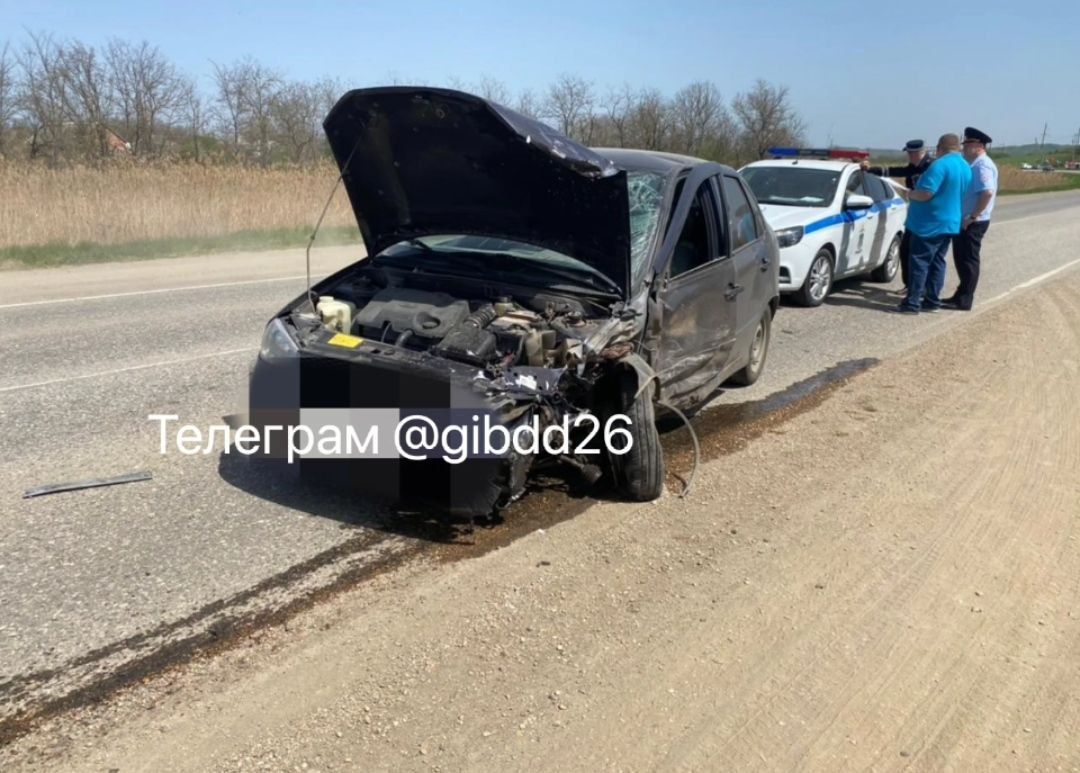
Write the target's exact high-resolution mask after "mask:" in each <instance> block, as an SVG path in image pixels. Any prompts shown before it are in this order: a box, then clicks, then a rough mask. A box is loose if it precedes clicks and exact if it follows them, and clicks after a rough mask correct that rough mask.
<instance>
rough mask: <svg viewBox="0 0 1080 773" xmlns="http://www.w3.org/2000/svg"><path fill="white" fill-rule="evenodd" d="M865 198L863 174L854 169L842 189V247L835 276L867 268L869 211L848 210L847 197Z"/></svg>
mask: <svg viewBox="0 0 1080 773" xmlns="http://www.w3.org/2000/svg"><path fill="white" fill-rule="evenodd" d="M856 194H857V195H859V196H865V195H866V186H865V185H864V184H863V172H862V170H861V169H855V170H854V171H853V172H852V173H851V175H850V176H849V177H848V180H847V186H846V187H845V189H844V199H843V204H842V206H843V208H844V209H843V215H844V235H845V239H844V245H843V249H842V250H841V253H842V254H841V259H840V260H838V261H837V263H838V265H837V267H836V275H837V276H847V275H848V274H856V273H858V272H859V271H860V270H867V269H868V268H869V263H870V258H869V249H868V247H869V246H868V245H867V244H866V224H867V217H868V216H869V214H870V213H869V210H865V209H848V205H847V201H848V197H849V196H853V195H856Z"/></svg>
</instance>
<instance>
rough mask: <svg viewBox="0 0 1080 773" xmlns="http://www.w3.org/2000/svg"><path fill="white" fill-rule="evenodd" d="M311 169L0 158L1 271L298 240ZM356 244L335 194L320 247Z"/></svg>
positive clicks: (1013, 171)
mask: <svg viewBox="0 0 1080 773" xmlns="http://www.w3.org/2000/svg"><path fill="white" fill-rule="evenodd" d="M1000 171H1001V192H1002V193H1030V192H1035V191H1048V190H1062V189H1065V188H1075V187H1080V175H1068V174H1059V173H1055V172H1028V171H1022V170H1020V169H1018V168H1016V167H1013V166H1001V167H1000ZM335 177H336V168H335V167H334V166H333V164H331V163H330V162H329V161H326V162H324V163H321V164H318V165H315V166H309V167H278V166H275V167H272V168H269V169H263V168H260V167H250V166H240V165H221V166H202V165H199V164H192V163H178V162H173V163H157V164H137V163H125V162H118V163H113V164H109V165H106V166H103V167H90V166H76V167H68V168H58V169H50V168H48V167H46V166H43V165H37V164H28V163H11V162H5V161H4V160H3V159H2V158H0V268H20V267H25V266H50V265H63V264H70V263H90V262H100V261H113V260H137V259H140V258H152V257H167V256H173V255H192V254H204V253H212V252H222V251H228V250H234V249H249V250H250V249H273V248H282V247H294V246H298V245H301V244H304V243H305V242H306V240H307V237H308V235H309V234H310V229H311V226H312V225H313V223H314V222H315V219H316V218H317V216H318V213H319V211H320V210H321V208H322V206H323V203H324V202H325V200H326V197H327V195H328V194H329V191H330V189H331V187H332V185H333V183H334V179H335ZM358 239H359V234H358V232H357V230H356V224H355V219H354V218H353V215H352V211H351V209H350V208H349V203H348V198H347V196H346V195H345V192H344V190H338V192H337V195H336V196H335V197H334V201H333V204H332V206H331V208H330V210H329V212H328V213H327V217H326V220H325V221H324V225H323V230H321V231H320V235H319V241H320V243H323V244H333V243H339V244H340V243H345V242H352V241H354V240H358Z"/></svg>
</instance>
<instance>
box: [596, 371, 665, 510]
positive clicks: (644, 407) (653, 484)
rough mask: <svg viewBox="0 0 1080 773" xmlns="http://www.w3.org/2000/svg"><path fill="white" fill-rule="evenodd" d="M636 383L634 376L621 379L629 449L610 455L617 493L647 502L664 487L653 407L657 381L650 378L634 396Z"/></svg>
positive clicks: (662, 461)
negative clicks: (628, 423)
mask: <svg viewBox="0 0 1080 773" xmlns="http://www.w3.org/2000/svg"><path fill="white" fill-rule="evenodd" d="M636 383H637V382H636V381H635V380H634V379H631V378H627V379H624V381H623V384H622V389H623V394H622V400H620V403H621V404H622V406H623V411H624V412H625V414H626V416H627V418H629V419H630V426H629V427H628V428H627V429H628V430H629V432H630V437H631V444H630V450H629V451H627V452H626V453H625V454H610V455H609V459H610V462H611V471H612V473H613V477H614V480H615V489H616V490H617V491H618V493H619V494H620V495H622V496H624V497H626V498H627V499H630V500H632V501H634V502H648V501H649V500H652V499H656V498H657V497H658V496H660V493H661V492H662V491H663V490H664V452H663V450H662V449H661V448H660V433H659V432H658V431H657V429H656V412H655V409H654V408H653V392H654V390H655V389H656V383H655V382H650V383H649V385H648V386H646V387H645V388H644V389H642V390H641V391H640V392H639V393H638V394H637V395H636V396H635V395H634V390H635V388H636Z"/></svg>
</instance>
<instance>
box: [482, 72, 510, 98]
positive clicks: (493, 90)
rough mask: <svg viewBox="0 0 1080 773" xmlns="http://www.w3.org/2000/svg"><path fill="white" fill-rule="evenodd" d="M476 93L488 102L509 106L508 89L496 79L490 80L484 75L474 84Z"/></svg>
mask: <svg viewBox="0 0 1080 773" xmlns="http://www.w3.org/2000/svg"><path fill="white" fill-rule="evenodd" d="M476 93H477V94H479V95H480V96H482V97H483V98H484V99H486V100H488V101H489V102H495V103H497V104H500V105H509V104H510V89H508V88H506V84H505V83H503V82H502V81H500V80H498V79H496V78H490V77H488V76H486V75H485V76H484V77H483V78H481V79H480V82H479V83H478V84H476Z"/></svg>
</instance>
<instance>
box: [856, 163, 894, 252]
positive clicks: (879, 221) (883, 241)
mask: <svg viewBox="0 0 1080 773" xmlns="http://www.w3.org/2000/svg"><path fill="white" fill-rule="evenodd" d="M863 185H864V186H865V187H866V192H867V194H868V195H869V196H870V198H872V199H873V200H874V207H873V209H871V210H870V211H869V212H867V214H866V225H865V226H864V228H865V231H866V239H865V241H866V243H867V255H868V261H869V262H868V263H867V265H866V268H867V269H872V268H877V267H878V266H880V265H881V262H882V261H883V260H885V253H886V252H887V251H888V249H889V242H890V241H891V240H892V234H893V232H894V231H895V230H896V228H895V226H894V223H893V222H892V220H891V218H892V213H893V210H891V209H890V208H889V206H888V201H889V199H891V198H892V196H893V194H892V187H891V186H889V184H888V183H886V182H885V181H884V180H882V179H881V178H879V177H875V176H874V175H872V174H868V175H865V176H864V177H863Z"/></svg>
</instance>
